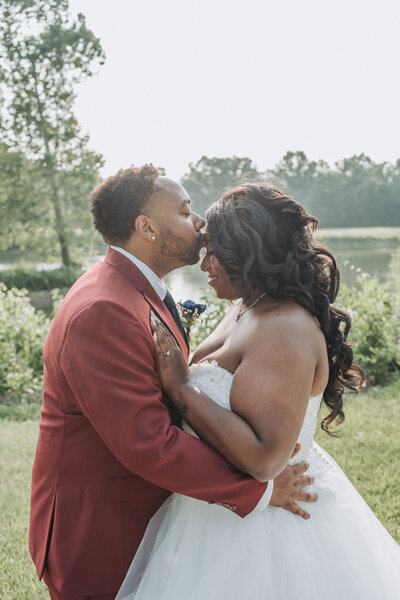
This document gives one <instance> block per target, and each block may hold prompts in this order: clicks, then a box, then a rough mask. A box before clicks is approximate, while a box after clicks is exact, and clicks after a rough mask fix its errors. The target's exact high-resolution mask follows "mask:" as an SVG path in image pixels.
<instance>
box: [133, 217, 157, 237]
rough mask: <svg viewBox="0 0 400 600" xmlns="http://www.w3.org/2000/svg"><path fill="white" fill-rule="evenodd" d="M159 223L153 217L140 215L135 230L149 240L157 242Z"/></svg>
mask: <svg viewBox="0 0 400 600" xmlns="http://www.w3.org/2000/svg"><path fill="white" fill-rule="evenodd" d="M156 230H157V225H156V223H155V222H154V221H153V219H152V218H151V217H148V216H146V215H139V216H138V217H136V221H135V231H136V233H137V234H138V236H140V237H141V238H144V239H145V240H147V241H149V242H155V241H156V239H157V231H156Z"/></svg>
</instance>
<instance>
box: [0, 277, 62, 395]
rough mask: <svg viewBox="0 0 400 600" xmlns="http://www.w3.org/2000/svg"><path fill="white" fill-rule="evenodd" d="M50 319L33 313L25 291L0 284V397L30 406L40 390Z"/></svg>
mask: <svg viewBox="0 0 400 600" xmlns="http://www.w3.org/2000/svg"><path fill="white" fill-rule="evenodd" d="M49 326H50V319H49V318H48V317H46V316H45V314H44V313H42V312H41V311H35V309H34V308H33V306H32V305H31V303H30V301H29V297H28V292H27V291H26V290H17V289H11V290H7V289H6V287H5V285H4V284H2V283H0V396H2V397H3V398H7V402H10V401H11V403H12V402H13V401H14V402H16V401H18V402H22V403H24V402H32V400H36V399H37V398H38V396H39V394H40V391H41V386H42V371H43V358H42V349H43V341H44V338H45V336H46V334H47V331H48V329H49Z"/></svg>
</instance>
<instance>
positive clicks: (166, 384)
mask: <svg viewBox="0 0 400 600" xmlns="http://www.w3.org/2000/svg"><path fill="white" fill-rule="evenodd" d="M150 326H151V330H152V332H153V336H154V342H155V345H156V348H157V350H158V357H159V360H160V371H161V385H162V388H163V390H164V392H165V393H166V394H168V396H170V398H171V399H173V398H174V392H176V391H177V389H178V388H179V387H181V386H184V385H186V384H187V383H188V381H189V372H188V365H187V362H186V359H185V357H184V355H183V353H182V350H181V349H180V348H179V346H178V344H177V343H176V340H175V338H174V337H173V335H171V334H170V332H169V331H168V329H167V328H166V327H165V326H164V325H163V324H162V323H161V321H160V319H158V317H156V315H155V314H154V313H153V312H152V313H151V319H150Z"/></svg>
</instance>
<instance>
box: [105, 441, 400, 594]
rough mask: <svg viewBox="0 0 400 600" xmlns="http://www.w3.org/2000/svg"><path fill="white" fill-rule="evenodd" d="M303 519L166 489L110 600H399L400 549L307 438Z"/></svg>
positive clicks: (339, 472) (275, 511) (282, 512)
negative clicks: (307, 501)
mask: <svg viewBox="0 0 400 600" xmlns="http://www.w3.org/2000/svg"><path fill="white" fill-rule="evenodd" d="M307 460H308V462H309V463H310V472H312V473H313V474H315V477H316V483H315V484H314V486H313V491H316V492H317V493H318V495H319V500H318V502H317V503H316V504H313V505H307V510H308V511H309V512H310V514H311V519H310V520H308V521H304V520H302V519H301V518H299V517H296V516H295V515H292V514H291V513H289V512H287V511H285V510H283V509H280V508H274V507H269V508H268V509H267V510H265V511H264V512H257V511H254V512H253V513H251V514H250V515H248V516H247V517H246V518H245V519H241V518H240V517H238V516H237V515H235V514H233V513H232V512H230V511H229V510H227V509H225V508H222V507H220V506H217V505H214V504H208V503H206V502H202V501H199V500H194V499H192V498H189V497H187V496H181V495H179V494H173V495H172V496H171V498H170V499H169V500H168V501H167V502H166V504H165V505H164V506H163V507H162V508H161V509H160V511H159V513H158V514H157V515H156V516H155V517H154V518H153V519H152V521H151V522H150V525H149V528H148V530H147V533H146V535H145V537H144V540H143V542H142V545H141V547H140V548H139V551H138V553H137V555H136V557H135V559H134V561H133V562H132V565H131V567H130V569H129V571H128V574H127V576H126V579H125V581H124V584H123V586H122V588H121V590H120V592H119V594H118V596H117V600H122V599H125V600H128V599H129V600H225V599H229V600H267V599H271V600H272V599H273V600H321V599H323V600H342V599H343V600H369V599H371V600H372V599H373V600H397V599H399V600H400V547H399V546H398V545H397V544H396V542H395V541H394V540H393V538H392V537H391V536H390V535H389V534H388V532H387V531H386V530H385V529H384V527H383V526H382V525H381V524H380V522H379V521H378V519H377V518H376V517H375V515H374V514H373V512H372V511H371V510H370V508H369V507H368V506H367V504H366V503H365V502H364V500H363V499H362V498H361V496H360V495H359V494H358V492H357V491H356V490H355V488H354V487H353V486H352V484H351V483H350V481H349V480H348V479H347V477H346V476H345V474H344V473H343V471H342V470H341V469H340V467H339V466H338V465H337V464H336V463H335V461H334V460H333V459H332V458H331V457H330V456H329V455H328V454H327V453H326V452H325V451H324V450H322V448H320V447H319V446H318V445H317V444H315V443H314V445H313V447H312V449H311V450H310V452H309V454H308V456H307Z"/></svg>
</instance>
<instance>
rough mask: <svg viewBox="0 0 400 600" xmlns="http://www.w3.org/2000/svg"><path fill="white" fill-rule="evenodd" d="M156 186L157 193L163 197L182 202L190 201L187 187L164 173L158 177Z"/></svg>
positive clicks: (155, 191)
mask: <svg viewBox="0 0 400 600" xmlns="http://www.w3.org/2000/svg"><path fill="white" fill-rule="evenodd" d="M154 188H155V189H154V193H155V195H156V196H159V197H160V198H162V199H166V200H170V201H178V202H180V203H182V202H184V201H186V202H190V198H189V195H188V193H187V191H186V190H185V188H184V187H182V186H181V184H180V183H178V182H177V181H174V180H173V179H170V178H169V177H165V176H164V175H160V176H159V177H157V179H156V181H155V186H154Z"/></svg>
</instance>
